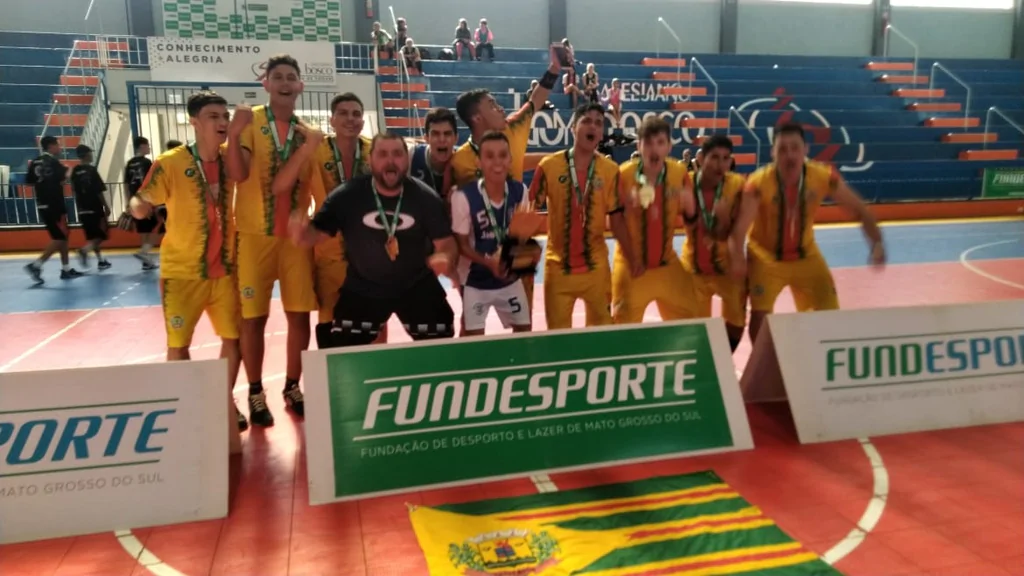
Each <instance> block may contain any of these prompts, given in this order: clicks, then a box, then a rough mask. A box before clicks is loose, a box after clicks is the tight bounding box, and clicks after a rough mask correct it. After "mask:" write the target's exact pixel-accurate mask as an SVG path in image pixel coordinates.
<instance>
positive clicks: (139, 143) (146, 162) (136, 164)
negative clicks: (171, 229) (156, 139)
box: [124, 136, 162, 270]
mask: <svg viewBox="0 0 1024 576" xmlns="http://www.w3.org/2000/svg"><path fill="white" fill-rule="evenodd" d="M132 145H133V146H134V147H135V156H134V157H133V158H132V159H131V160H129V161H128V164H126V165H125V167H124V182H125V185H126V186H127V187H128V197H127V198H126V199H125V204H126V205H130V204H131V201H132V198H134V197H135V195H136V194H138V193H139V190H140V189H141V188H142V183H143V182H144V181H145V180H146V175H147V174H149V169H150V168H152V167H153V161H152V160H150V159H149V158H148V156H149V152H150V150H149V140H148V139H146V138H143V137H142V136H139V137H137V138H135V140H134V141H133V142H132ZM134 225H135V231H136V232H138V234H139V237H140V239H141V240H142V247H141V248H139V251H138V252H136V253H135V257H136V258H138V259H139V260H140V261H141V262H142V269H143V270H155V269H156V267H157V266H156V264H155V263H154V262H153V256H152V254H150V253H149V251H150V250H152V249H153V246H155V245H156V240H157V237H159V236H160V233H161V232H162V228H161V223H160V218H159V217H158V216H157V214H156V213H153V214H150V215H149V217H147V218H146V219H144V220H139V219H135V222H134Z"/></svg>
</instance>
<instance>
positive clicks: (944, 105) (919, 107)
mask: <svg viewBox="0 0 1024 576" xmlns="http://www.w3.org/2000/svg"><path fill="white" fill-rule="evenodd" d="M960 108H961V106H960V103H959V102H914V103H913V104H910V105H908V106H907V110H913V111H915V112H959V111H960Z"/></svg>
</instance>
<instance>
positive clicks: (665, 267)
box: [612, 159, 694, 324]
mask: <svg viewBox="0 0 1024 576" xmlns="http://www.w3.org/2000/svg"><path fill="white" fill-rule="evenodd" d="M638 168H639V161H638V160H630V161H629V162H626V163H625V164H623V165H622V166H621V167H620V168H619V196H620V202H621V203H622V204H623V205H626V206H628V207H627V208H626V226H627V227H628V228H629V238H630V241H631V242H632V244H633V246H632V249H633V254H635V255H636V256H637V257H638V258H640V259H641V260H642V262H643V264H644V267H645V268H646V270H645V271H644V273H643V275H642V276H640V277H639V278H633V276H632V274H631V272H630V268H629V263H628V262H627V261H626V257H625V254H624V252H623V250H622V246H621V245H616V247H615V256H614V260H613V262H612V317H613V318H614V320H615V323H616V324H633V323H639V322H643V319H644V311H645V310H647V306H648V305H650V303H651V302H654V303H656V304H657V306H658V312H659V313H660V314H661V319H662V320H681V319H684V318H692V317H693V316H694V311H693V309H692V297H691V296H692V294H691V292H692V289H691V286H690V283H689V281H688V280H689V278H688V277H687V275H686V274H685V273H684V272H683V267H682V265H681V264H680V262H679V255H678V254H676V251H675V248H674V247H673V245H672V241H673V239H674V237H675V222H676V219H677V218H678V217H679V215H680V213H681V212H682V205H681V202H680V200H681V199H680V195H681V194H683V193H684V192H683V190H684V189H688V188H689V187H690V176H689V174H687V172H686V167H685V166H683V164H682V163H681V162H678V161H676V160H672V159H666V160H665V168H664V179H662V178H659V179H658V182H651V184H652V185H654V189H655V195H654V201H653V202H652V203H651V205H650V206H648V207H647V208H646V209H644V208H642V207H640V206H633V205H632V202H633V201H632V198H631V197H632V195H633V193H634V190H635V189H637V188H639V184H638V183H637V170H638Z"/></svg>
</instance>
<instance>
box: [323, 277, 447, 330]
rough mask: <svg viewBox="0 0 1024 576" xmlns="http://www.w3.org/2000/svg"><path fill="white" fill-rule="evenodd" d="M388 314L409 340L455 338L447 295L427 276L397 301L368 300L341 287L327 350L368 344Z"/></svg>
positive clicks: (388, 299)
mask: <svg viewBox="0 0 1024 576" xmlns="http://www.w3.org/2000/svg"><path fill="white" fill-rule="evenodd" d="M392 314H394V315H396V316H398V319H399V320H401V321H402V325H403V326H404V327H405V331H406V332H408V333H409V336H411V337H412V339H413V340H433V339H437V338H451V337H453V336H454V335H455V328H454V326H453V324H454V320H455V313H454V312H452V308H451V306H449V305H448V295H447V294H445V291H444V288H442V287H441V283H440V282H438V280H437V278H436V277H435V276H434V275H433V274H429V275H426V276H424V277H423V278H422V279H421V280H419V281H417V282H415V283H413V284H412V285H411V286H409V287H408V288H406V290H405V293H403V294H401V295H400V296H399V297H397V298H372V297H369V296H364V295H363V294H359V293H356V292H352V291H351V290H346V289H345V287H344V286H343V287H342V288H341V295H340V296H339V297H338V303H337V304H336V305H335V306H334V326H333V328H332V330H331V342H330V347H335V348H336V347H340V346H361V345H364V344H370V343H371V342H373V341H374V340H376V339H377V336H378V335H379V334H380V331H381V329H383V327H384V325H385V324H386V323H387V321H388V319H389V318H391V315H392Z"/></svg>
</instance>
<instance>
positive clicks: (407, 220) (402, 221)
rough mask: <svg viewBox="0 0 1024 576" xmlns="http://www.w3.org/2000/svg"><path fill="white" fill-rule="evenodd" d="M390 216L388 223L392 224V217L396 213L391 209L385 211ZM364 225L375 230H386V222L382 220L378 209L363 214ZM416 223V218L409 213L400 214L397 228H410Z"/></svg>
mask: <svg viewBox="0 0 1024 576" xmlns="http://www.w3.org/2000/svg"><path fill="white" fill-rule="evenodd" d="M385 214H387V217H388V225H389V226H390V223H391V219H392V218H394V217H395V213H394V212H391V211H387V212H385ZM363 225H365V226H366V227H367V228H373V229H374V230H384V223H382V222H381V221H380V214H379V213H378V212H377V211H373V212H367V213H366V215H365V216H363ZM415 225H416V219H415V218H413V217H412V216H410V215H408V214H404V213H402V214H399V215H398V226H397V227H396V228H395V229H396V230H408V229H410V228H412V227H413V226H415Z"/></svg>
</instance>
